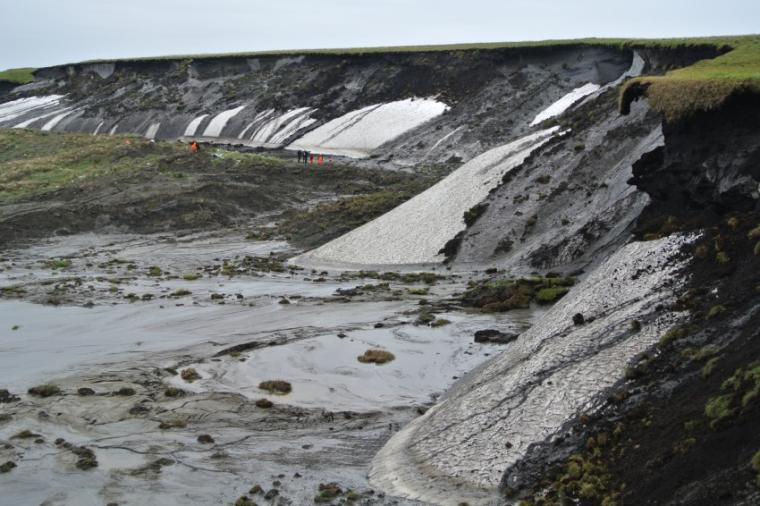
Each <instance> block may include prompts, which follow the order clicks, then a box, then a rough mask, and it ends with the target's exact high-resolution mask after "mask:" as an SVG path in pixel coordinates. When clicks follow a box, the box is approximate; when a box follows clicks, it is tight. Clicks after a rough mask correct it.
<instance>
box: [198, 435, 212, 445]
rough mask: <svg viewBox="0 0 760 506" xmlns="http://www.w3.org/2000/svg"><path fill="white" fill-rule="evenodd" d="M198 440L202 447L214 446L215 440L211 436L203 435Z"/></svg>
mask: <svg viewBox="0 0 760 506" xmlns="http://www.w3.org/2000/svg"><path fill="white" fill-rule="evenodd" d="M196 440H197V441H198V442H199V443H200V444H202V445H211V444H214V438H213V437H211V435H210V434H201V435H200V436H198V438H197V439H196Z"/></svg>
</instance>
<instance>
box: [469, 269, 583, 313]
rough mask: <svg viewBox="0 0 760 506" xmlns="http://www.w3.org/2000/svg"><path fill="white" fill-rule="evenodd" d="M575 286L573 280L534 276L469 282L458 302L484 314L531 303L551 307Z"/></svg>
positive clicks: (524, 306) (526, 306) (526, 305)
mask: <svg viewBox="0 0 760 506" xmlns="http://www.w3.org/2000/svg"><path fill="white" fill-rule="evenodd" d="M574 284H575V279H574V278H563V277H545V278H543V277H535V278H519V279H498V280H493V279H489V280H485V281H481V282H478V283H473V284H471V286H470V287H469V288H468V290H467V291H466V292H465V293H464V294H463V296H462V302H463V303H464V304H465V305H468V306H470V307H476V308H480V310H481V311H482V312H484V313H497V312H504V311H509V310H512V309H526V308H529V307H530V304H531V302H538V303H539V304H553V303H555V302H556V301H558V300H559V299H561V298H562V297H564V296H565V295H566V294H567V293H568V292H569V291H570V287H571V286H573V285H574Z"/></svg>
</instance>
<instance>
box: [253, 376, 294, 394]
mask: <svg viewBox="0 0 760 506" xmlns="http://www.w3.org/2000/svg"><path fill="white" fill-rule="evenodd" d="M259 388H260V389H261V390H266V391H267V392H269V393H270V394H277V395H287V394H289V393H290V392H292V391H293V386H292V385H291V384H290V383H288V382H287V381H283V380H269V381H262V382H261V383H259Z"/></svg>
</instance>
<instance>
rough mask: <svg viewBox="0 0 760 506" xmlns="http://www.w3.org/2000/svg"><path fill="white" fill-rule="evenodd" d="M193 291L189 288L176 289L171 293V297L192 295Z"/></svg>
mask: <svg viewBox="0 0 760 506" xmlns="http://www.w3.org/2000/svg"><path fill="white" fill-rule="evenodd" d="M192 294H193V292H191V291H190V290H176V291H175V292H173V293H172V294H171V297H175V298H179V297H187V296H188V295H192Z"/></svg>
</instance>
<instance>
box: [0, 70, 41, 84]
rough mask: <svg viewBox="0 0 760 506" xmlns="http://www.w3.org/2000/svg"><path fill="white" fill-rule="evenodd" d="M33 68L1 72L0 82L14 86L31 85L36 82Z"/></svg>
mask: <svg viewBox="0 0 760 506" xmlns="http://www.w3.org/2000/svg"><path fill="white" fill-rule="evenodd" d="M35 70H37V69H35V68H31V67H25V68H20V69H8V70H3V71H2V72H0V81H6V82H9V83H13V84H29V83H31V82H32V81H34V71H35Z"/></svg>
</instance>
